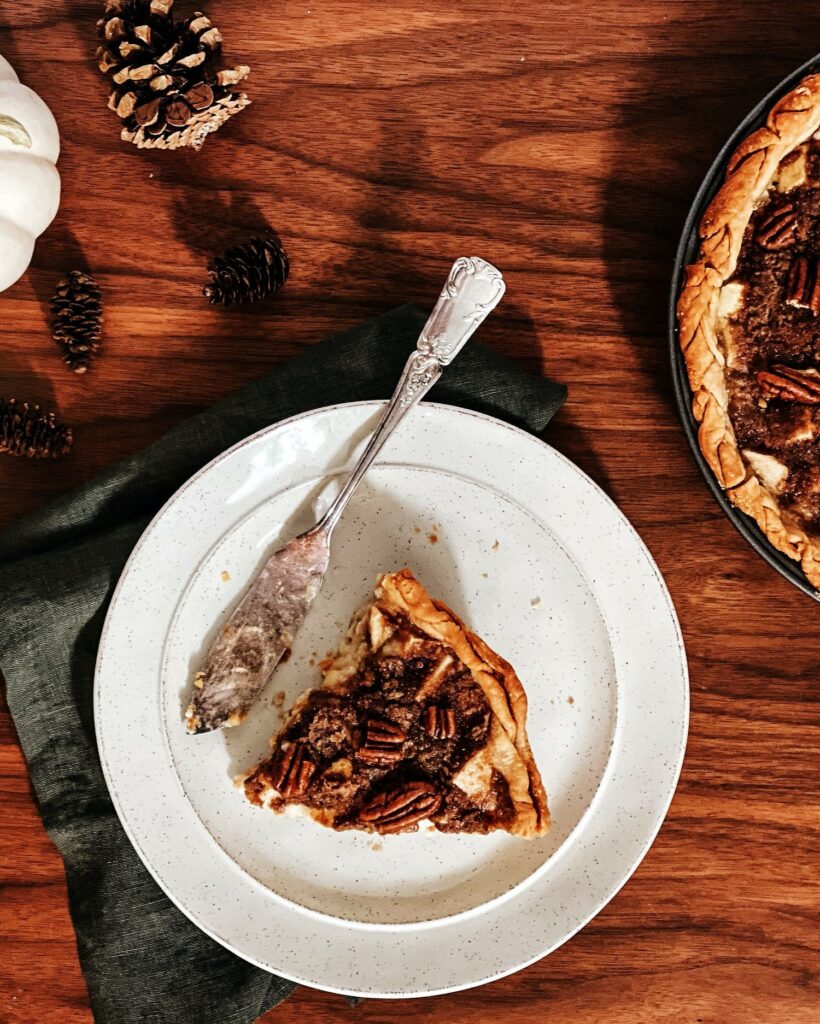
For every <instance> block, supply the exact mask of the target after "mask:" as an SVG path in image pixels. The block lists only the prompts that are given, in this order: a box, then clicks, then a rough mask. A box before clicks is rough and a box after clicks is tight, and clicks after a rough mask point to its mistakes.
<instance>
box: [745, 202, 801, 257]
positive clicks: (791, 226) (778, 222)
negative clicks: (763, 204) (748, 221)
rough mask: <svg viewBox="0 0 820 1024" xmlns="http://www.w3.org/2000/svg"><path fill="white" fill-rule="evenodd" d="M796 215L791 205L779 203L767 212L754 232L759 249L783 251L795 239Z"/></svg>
mask: <svg viewBox="0 0 820 1024" xmlns="http://www.w3.org/2000/svg"><path fill="white" fill-rule="evenodd" d="M796 226H797V214H796V213H795V211H794V207H793V206H792V204H791V203H781V204H780V205H779V206H777V207H775V209H773V210H769V212H768V213H766V214H765V215H764V216H763V217H762V218H761V221H760V223H759V224H758V226H757V231H756V232H755V241H756V242H757V244H758V245H759V246H761V248H763V249H769V250H776V249H785V248H786V247H787V246H789V245H791V244H792V242H793V241H794V239H795V228H796Z"/></svg>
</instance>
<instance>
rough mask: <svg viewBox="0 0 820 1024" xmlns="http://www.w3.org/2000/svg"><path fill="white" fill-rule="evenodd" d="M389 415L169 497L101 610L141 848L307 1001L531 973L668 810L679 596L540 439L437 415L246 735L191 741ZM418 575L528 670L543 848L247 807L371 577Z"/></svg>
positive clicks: (679, 673)
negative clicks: (329, 993) (253, 770)
mask: <svg viewBox="0 0 820 1024" xmlns="http://www.w3.org/2000/svg"><path fill="white" fill-rule="evenodd" d="M376 411H377V406H376V403H361V404H355V405H347V406H339V407H335V408H332V409H324V410H319V411H317V412H314V413H311V414H308V415H305V416H301V417H297V418H295V419H293V420H290V421H288V422H286V423H282V424H279V425H277V426H275V427H272V428H270V429H269V430H266V431H263V432H261V433H260V434H257V435H255V436H254V437H253V438H250V439H248V440H247V441H245V442H243V443H241V444H240V445H237V446H236V447H235V448H233V449H231V450H230V451H229V452H227V453H225V455H223V456H221V457H220V458H218V459H216V460H215V461H214V462H213V463H211V464H210V466H207V467H206V468H205V469H203V470H202V471H201V472H200V473H198V474H197V475H196V476H195V477H193V478H192V479H191V480H190V481H189V482H188V484H186V485H185V487H183V488H182V489H181V490H180V491H179V492H178V493H177V495H175V496H174V498H172V499H171V501H169V502H168V504H167V505H166V506H165V508H164V509H163V510H162V512H160V514H159V515H158V516H157V517H156V519H155V520H154V522H153V523H152V524H151V526H150V527H149V528H148V530H147V531H146V533H145V534H144V536H143V538H142V539H141V541H140V543H139V545H138V546H137V548H136V549H135V551H134V554H133V555H132V557H131V559H130V561H129V563H128V566H127V567H126V570H125V572H124V574H123V577H122V580H121V581H120V584H119V587H118V589H117V592H116V594H115V596H114V600H113V601H112V605H111V610H110V612H109V616H108V619H107V622H106V628H105V631H104V634H103V641H102V645H101V649H100V657H99V663H98V670H97V689H96V715H97V730H98V737H99V741H100V751H101V756H102V761H103V767H104V770H105V772H106V777H107V779H108V783H109V787H110V789H111V792H112V795H113V798H114V801H115V803H116V805H117V808H118V811H119V813H120V817H121V818H122V820H123V823H124V825H125V828H126V830H127V831H128V834H129V836H130V837H131V839H132V841H133V842H134V844H135V846H136V848H137V850H138V852H139V853H140V856H141V857H142V858H143V860H144V861H145V863H146V865H147V866H148V868H149V869H150V870H151V871H152V873H153V874H154V876H155V877H156V878H157V880H158V881H159V883H160V885H162V887H163V888H164V889H165V891H166V892H168V894H169V895H170V896H171V898H172V899H174V900H175V902H177V903H178V905H179V906H180V907H181V909H182V910H184V911H185V913H187V914H188V915H189V916H190V917H191V918H192V919H193V920H194V921H195V922H196V923H197V924H198V925H199V926H200V927H202V928H204V930H205V931H207V932H209V934H211V935H213V936H214V937H215V938H217V939H218V940H219V941H220V942H222V943H224V944H225V945H227V946H228V947H229V948H231V949H233V950H234V951H235V952H237V953H239V954H240V955H242V956H244V957H246V958H247V959H249V960H251V961H253V962H255V963H258V964H259V965H260V966H263V967H265V968H267V969H269V970H272V971H276V972H277V973H280V974H283V975H286V976H288V977H292V978H295V979H296V980H298V981H303V982H305V983H306V984H310V985H314V986H317V987H320V988H329V989H332V990H337V991H345V992H354V993H358V994H363V995H371V996H373V995H384V996H396V995H419V994H423V993H427V992H435V991H445V990H448V989H453V988H460V987H466V986H469V985H475V984H480V983H481V982H482V981H485V980H489V979H490V978H491V977H496V976H498V975H500V974H504V973H509V972H510V971H512V970H515V969H516V968H517V967H520V966H522V965H523V964H525V963H528V962H531V961H532V960H534V959H537V958H538V957H539V956H541V955H543V954H544V953H546V952H548V951H549V950H550V949H551V948H554V947H555V946H556V945H558V944H560V943H561V942H563V941H564V940H565V939H566V938H568V937H569V935H571V934H572V933H573V932H574V931H576V930H577V928H579V927H580V926H581V925H582V924H583V923H584V922H585V921H586V920H588V919H589V917H591V916H592V915H593V914H594V913H596V912H597V911H598V910H599V909H600V907H601V906H603V904H604V903H606V901H607V900H608V899H609V898H610V897H611V896H612V895H613V894H614V892H615V891H617V889H618V887H619V886H620V885H621V884H623V882H624V881H625V880H626V878H628V876H629V874H631V872H632V871H633V870H634V868H635V867H636V866H637V864H638V863H639V861H640V859H641V857H642V856H643V854H644V853H645V851H646V849H647V848H648V845H649V843H650V842H651V840H652V838H653V837H654V834H655V832H656V831H657V828H658V827H659V825H660V822H661V820H662V818H663V815H664V813H665V810H666V807H667V805H668V802H669V800H670V798H671V795H672V792H673V790H674V786H675V782H676V779H677V775H678V771H679V769H680V764H681V761H682V758H683V749H684V743H685V735H686V721H687V711H688V692H687V683H686V667H685V659H684V654H683V647H682V643H681V639H680V634H679V630H678V626H677V621H676V619H675V615H674V611H673V609H672V606H671V603H670V601H669V597H668V594H667V592H666V589H665V587H664V585H663V582H662V581H661V579H660V576H659V574H658V572H657V569H656V567H655V566H654V563H653V562H652V560H651V558H650V556H649V555H648V553H647V552H646V549H645V548H644V547H643V545H642V544H641V542H640V540H639V538H638V537H637V535H636V534H635V533H634V531H633V530H632V529H631V527H630V526H629V525H628V523H627V522H626V520H625V519H624V518H623V516H622V515H621V514H620V513H619V512H618V510H617V509H616V508H615V506H614V505H613V504H612V503H611V502H610V501H609V500H608V499H607V498H606V497H605V496H604V495H603V493H602V492H601V491H600V490H599V489H598V488H597V487H596V486H595V485H594V484H593V483H592V482H591V481H590V480H589V479H588V478H587V477H585V476H584V475H583V474H582V473H581V472H580V470H578V469H577V468H576V467H575V466H573V465H572V464H571V463H569V462H567V461H566V460H565V459H563V458H562V457H561V456H559V455H558V454H557V453H556V452H554V451H553V450H552V449H550V448H549V447H547V446H546V445H544V444H542V443H541V442H539V441H537V440H535V439H534V438H532V437H531V436H529V435H527V434H525V433H523V432H521V431H518V430H515V429H514V428H512V427H509V426H507V425H505V424H501V423H499V422H497V421H495V420H492V419H490V418H488V417H484V416H479V415H476V414H473V413H467V412H463V411H461V410H456V409H451V408H447V407H444V406H435V405H431V404H425V405H423V406H421V407H420V408H419V409H417V410H416V411H415V412H414V413H413V415H412V416H411V417H410V419H409V421H408V422H407V423H406V424H405V425H404V426H403V427H402V429H401V430H400V431H399V432H398V433H397V435H396V436H395V437H394V439H393V440H392V441H391V442H390V445H389V447H388V448H387V449H386V450H385V452H384V453H383V456H382V459H381V461H380V463H379V464H378V465H377V466H375V467H374V468H373V469H372V470H371V472H370V474H369V475H368V478H367V480H366V482H365V484H364V485H363V487H362V489H361V490H360V492H359V493H358V494H357V496H356V497H355V499H354V501H353V503H352V504H351V506H350V508H349V509H348V511H347V512H346V513H345V516H344V518H343V520H342V522H341V524H340V525H339V527H338V529H337V531H336V534H335V536H334V543H333V556H332V561H331V567H330V570H329V572H328V575H327V578H326V581H325V585H324V588H323V590H322V593H321V594H320V596H319V598H318V599H317V602H316V604H315V605H314V608H313V609H312V611H311V614H310V616H309V618H308V620H307V622H306V623H305V626H304V627H303V630H302V631H301V633H300V634H299V637H298V638H297V642H296V644H295V646H294V650H293V655H292V657H291V659H290V660H289V661H288V663H287V664H286V665H284V666H282V667H281V668H280V669H279V671H278V672H277V673H276V675H275V676H274V679H273V680H272V682H271V684H270V685H269V686H268V688H267V691H266V692H265V694H264V695H263V697H262V698H261V700H260V703H259V704H258V705H257V706H256V708H255V710H254V711H253V713H252V714H251V716H250V717H249V720H248V721H247V722H246V723H245V724H243V725H242V726H240V727H238V728H236V729H232V730H226V731H224V732H221V733H216V734H211V735H206V736H200V737H191V736H188V735H187V734H186V733H185V731H184V727H183V723H182V709H183V707H184V706H185V704H186V703H187V699H188V682H189V680H190V678H191V676H192V674H193V669H194V666H196V665H197V663H198V661H199V659H200V658H201V654H202V652H203V650H204V649H205V648H206V646H207V644H208V641H209V640H210V638H211V637H212V636H213V633H214V631H215V630H216V629H217V628H218V625H219V623H220V622H221V621H222V620H223V619H224V617H225V615H226V614H227V613H228V611H229V610H230V608H231V606H232V604H233V603H234V602H235V600H236V598H237V597H238V595H239V594H240V593H241V592H242V590H243V588H244V586H245V585H246V584H247V581H248V580H249V578H250V577H251V575H252V574H253V571H254V569H255V567H256V566H257V565H259V563H260V562H261V560H262V559H263V557H264V555H265V553H266V552H267V551H269V550H270V548H271V546H272V545H274V544H275V543H276V542H277V541H278V540H281V539H284V538H287V537H289V536H291V535H293V534H294V533H296V532H298V531H299V530H301V529H303V528H304V527H306V526H307V525H308V524H309V521H310V520H311V518H312V514H313V513H312V511H311V509H312V506H314V505H315V504H316V503H317V501H318V502H321V501H322V500H323V496H324V493H325V492H326V490H327V485H328V482H329V481H331V480H332V478H333V474H334V473H335V472H338V470H339V469H341V468H342V467H343V466H344V465H345V464H347V463H348V462H349V461H350V460H351V457H352V455H353V452H354V450H355V448H356V447H357V446H358V445H359V444H361V442H362V439H363V438H364V437H366V436H367V435H368V433H369V431H370V429H371V428H372V425H373V422H374V420H375V416H376ZM404 565H409V566H410V567H411V568H412V569H413V570H414V572H416V574H417V575H418V576H419V578H420V579H421V580H422V581H423V582H424V583H425V584H426V586H427V587H428V588H429V589H430V591H431V592H432V593H433V594H434V595H436V596H440V597H441V598H443V599H444V600H445V601H447V603H448V604H450V605H451V606H452V607H453V608H454V609H455V610H456V611H457V612H459V613H460V614H462V615H463V616H464V618H465V619H467V621H468V622H470V624H471V625H472V626H474V627H475V628H476V630H477V631H478V632H479V633H480V634H482V635H483V636H484V637H485V638H486V639H487V641H488V642H489V643H490V645H491V646H493V647H494V648H495V649H496V650H498V651H499V653H501V654H502V655H504V656H505V657H507V658H508V659H509V660H510V661H512V663H513V664H514V665H515V666H516V669H517V670H518V673H519V675H520V676H521V679H522V681H523V683H524V686H525V688H526V690H527V694H528V696H529V701H530V710H529V734H530V739H531V742H532V745H533V749H534V751H535V755H536V759H537V761H538V764H539V766H540V768H541V771H542V775H543V777H544V782H545V785H546V787H547V792H548V794H549V798H550V807H551V810H552V814H553V818H554V825H553V829H552V831H551V832H550V834H549V835H548V836H547V837H545V838H544V839H540V840H534V841H529V842H528V841H525V840H521V839H515V838H512V837H510V836H507V835H491V836H446V835H441V834H439V833H421V834H411V835H401V836H387V837H383V838H378V839H377V838H375V837H373V836H371V835H367V834H357V833H353V832H349V833H343V834H336V833H333V832H331V831H328V830H325V829H322V828H320V827H319V826H317V825H315V824H314V823H313V822H311V821H307V820H305V819H302V818H292V817H283V816H277V815H273V814H270V813H267V812H264V811H262V810H259V809H257V808H254V807H251V806H250V805H249V804H247V803H246V802H245V801H244V800H243V798H242V795H241V792H240V791H238V790H236V789H235V788H234V786H233V783H232V779H233V777H234V776H235V775H237V774H238V773H240V772H243V771H245V770H247V769H248V768H249V767H251V766H253V765H254V764H255V763H256V761H258V760H259V758H260V757H262V756H264V754H265V753H266V751H267V742H268V739H269V737H270V735H271V733H272V732H274V731H275V729H276V728H277V726H278V724H279V720H280V719H279V715H280V711H279V709H278V708H277V707H276V706H274V703H273V699H272V698H273V696H274V694H275V693H277V692H279V691H284V693H285V695H286V699H285V706H286V707H287V705H288V704H289V703H290V702H291V701H292V699H293V698H294V697H295V696H296V695H297V694H298V693H299V692H301V691H302V690H303V689H305V688H306V686H309V685H314V684H316V683H318V681H319V677H320V673H319V669H318V667H317V666H316V662H317V661H318V660H319V659H321V658H322V657H323V656H324V655H325V654H326V653H327V652H328V650H329V649H330V648H332V647H333V646H334V645H335V643H336V642H337V641H338V639H339V637H340V635H341V634H342V633H343V631H344V629H345V628H346V625H347V621H348V619H349V617H350V615H351V613H352V612H353V610H354V609H355V608H356V607H357V606H358V605H359V604H360V603H361V602H362V601H363V600H365V599H366V598H367V597H368V595H369V594H370V592H371V591H372V586H373V583H374V581H375V578H376V577H377V576H378V574H379V573H381V572H384V571H387V570H393V569H399V568H401V567H402V566H404ZM135 757H137V758H139V761H140V764H141V765H142V766H143V767H144V770H143V772H142V774H141V775H140V776H139V777H136V776H135V775H134V773H133V763H134V758H135Z"/></svg>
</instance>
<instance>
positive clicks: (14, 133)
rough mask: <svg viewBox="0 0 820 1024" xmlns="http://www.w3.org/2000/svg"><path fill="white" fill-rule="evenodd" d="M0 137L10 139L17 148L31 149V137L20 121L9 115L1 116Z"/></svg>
mask: <svg viewBox="0 0 820 1024" xmlns="http://www.w3.org/2000/svg"><path fill="white" fill-rule="evenodd" d="M0 136H3V137H4V138H6V139H8V140H9V142H11V143H12V144H13V145H15V146H23V147H24V148H25V149H31V136H30V135H29V133H28V132H27V131H26V129H25V128H24V127H23V126H22V125H21V124H20V122H19V121H17V120H15V118H13V117H9V116H8V115H7V114H0Z"/></svg>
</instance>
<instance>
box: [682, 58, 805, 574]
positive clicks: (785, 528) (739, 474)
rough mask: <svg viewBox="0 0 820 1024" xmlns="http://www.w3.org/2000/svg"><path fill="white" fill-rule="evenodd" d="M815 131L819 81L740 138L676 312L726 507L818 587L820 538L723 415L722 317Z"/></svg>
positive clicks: (695, 406)
mask: <svg viewBox="0 0 820 1024" xmlns="http://www.w3.org/2000/svg"><path fill="white" fill-rule="evenodd" d="M818 128H820V75H810V76H808V77H807V78H804V79H803V80H802V82H800V84H799V85H798V86H797V87H796V88H795V89H793V90H792V91H791V92H790V93H788V94H787V95H786V96H784V97H783V98H782V99H780V100H779V101H778V102H777V103H776V104H775V105H774V106H773V107H772V109H771V111H770V112H769V116H768V118H767V120H766V124H765V126H763V127H762V128H759V129H758V130H757V131H755V132H752V134H751V135H749V136H748V137H747V138H746V139H744V140H743V142H741V144H740V145H739V146H738V148H737V149H736V150H735V152H734V154H733V155H732V157H731V158H730V160H729V163H728V165H727V169H726V178H725V181H724V183H723V185H722V186H721V188H720V189H719V191H718V192H717V194H716V195H715V197H714V199H713V200H712V202H711V203H710V204H709V206H708V208H707V210H706V212H705V213H704V215H703V218H702V220H701V223H700V240H701V244H700V252H699V253H698V259H697V261H696V262H695V263H693V264H692V265H691V266H688V267H687V268H686V272H685V277H684V285H683V289H682V291H681V294H680V297H679V299H678V310H677V311H678V326H679V339H680V346H681V349H682V351H683V354H684V359H685V362H686V369H687V373H688V376H689V384H690V387H691V388H692V392H693V398H692V411H693V414H694V416H695V419H696V420H697V422H698V424H699V429H698V442H699V445H700V449H701V451H702V452H703V455H704V457H705V458H706V461H707V462H708V463H709V466H710V468H711V469H712V471H713V473H714V474H715V476H716V477H717V480H718V482H719V483H720V486H721V487H722V488H723V489H724V490H725V491H726V492H727V495H728V497H729V499H730V501H732V503H733V504H734V505H735V506H736V507H737V508H740V509H742V511H743V512H745V513H746V514H747V515H749V516H751V517H752V518H753V519H754V520H755V521H756V522H757V524H758V526H759V527H760V528H761V530H763V532H764V533H765V534H766V536H767V537H768V539H769V540H770V542H771V543H772V544H773V545H774V546H775V547H776V548H777V549H778V550H780V551H783V552H784V553H785V554H787V555H788V556H789V557H790V558H794V559H796V560H799V561H800V562H801V564H802V567H803V571H804V572H805V574H806V576H807V578H808V580H809V581H810V582H811V584H812V585H813V586H814V587H818V588H820V537H816V536H811V535H810V534H809V533H807V531H806V530H805V529H804V528H802V527H801V526H800V525H799V524H797V523H796V522H794V521H793V520H792V519H790V517H789V516H788V514H787V513H786V512H785V511H784V510H783V509H782V508H781V506H780V503H779V501H778V499H777V495H776V494H775V493H773V492H772V491H770V490H769V489H768V488H766V486H765V485H764V483H763V481H761V480H760V479H759V477H758V476H757V475H756V474H755V472H754V470H753V468H752V467H751V466H750V465H749V463H748V460H746V459H745V458H744V457H743V454H742V452H741V451H740V449H739V446H738V443H737V440H736V438H735V432H734V429H733V427H732V422H731V419H730V416H729V410H728V406H729V402H728V395H727V390H726V374H725V367H726V350H725V346H724V343H723V338H722V329H721V316H720V302H721V293H722V291H723V288H724V285H725V283H726V281H727V280H728V279H729V278H730V277H731V276H732V274H733V273H734V271H735V267H736V266H737V260H738V255H739V253H740V249H741V245H742V243H743V236H744V234H745V232H746V228H747V226H748V224H749V220H750V218H751V216H752V212H753V211H754V208H755V206H756V205H757V203H758V202H759V201H760V200H761V198H763V196H765V194H766V193H767V191H768V189H769V188H770V187H771V184H772V179H773V178H774V177H775V174H776V172H777V169H778V167H779V166H780V163H781V161H782V160H783V158H784V157H785V156H787V155H788V154H789V153H791V152H792V150H794V149H795V148H796V147H798V146H800V145H802V143H804V142H805V141H806V140H807V139H808V138H810V137H811V136H812V135H813V134H814V133H815V132H816V131H817V130H818Z"/></svg>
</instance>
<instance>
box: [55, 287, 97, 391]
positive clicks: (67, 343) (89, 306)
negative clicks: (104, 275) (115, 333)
mask: <svg viewBox="0 0 820 1024" xmlns="http://www.w3.org/2000/svg"><path fill="white" fill-rule="evenodd" d="M51 313H52V324H51V329H52V334H53V335H54V340H55V342H56V343H57V345H58V347H59V349H60V351H61V352H62V356H63V361H64V362H65V364H66V366H67V367H68V368H69V370H73V371H74V373H85V372H86V371H87V370H88V367H89V366H90V364H91V359H92V357H93V356H95V355H96V354H97V353H98V352H99V350H100V338H101V336H102V303H101V301H100V289H99V287H98V286H97V283H96V282H95V281H94V279H93V278H91V277H89V276H88V274H84V273H83V272H82V270H72V271H71V272H70V273H69V274H67V275H66V277H64V278H63V279H62V281H60V283H59V284H58V285H57V290H56V291H55V292H54V295H53V297H52V299H51Z"/></svg>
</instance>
